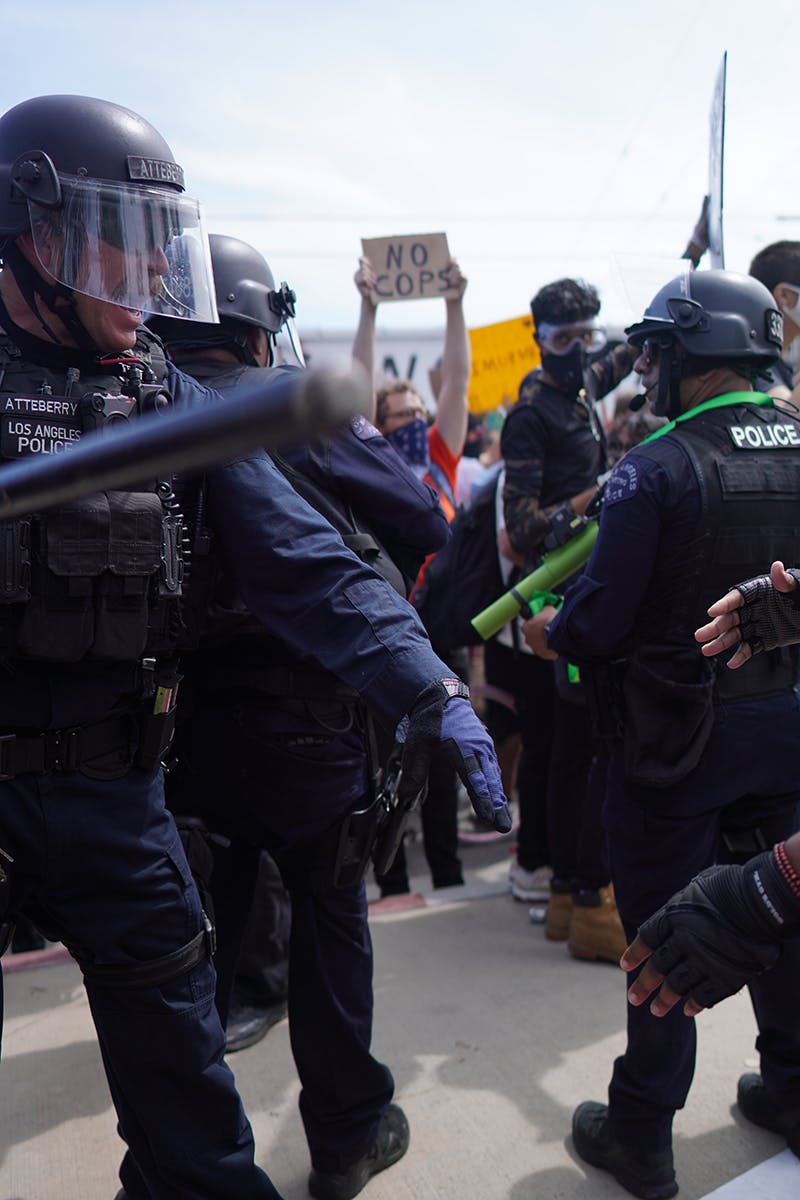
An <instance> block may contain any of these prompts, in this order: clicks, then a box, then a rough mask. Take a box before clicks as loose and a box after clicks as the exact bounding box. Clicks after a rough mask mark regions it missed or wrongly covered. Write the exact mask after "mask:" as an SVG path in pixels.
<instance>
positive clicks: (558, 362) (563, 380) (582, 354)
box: [542, 345, 586, 395]
mask: <svg viewBox="0 0 800 1200" xmlns="http://www.w3.org/2000/svg"><path fill="white" fill-rule="evenodd" d="M542 366H543V367H544V369H545V371H547V374H548V375H549V376H550V377H551V379H553V380H555V382H556V384H557V386H558V387H559V388H560V389H561V391H563V392H567V393H568V394H575V395H576V394H577V393H578V392H579V391H580V390H581V388H582V387H583V385H584V378H583V375H584V371H585V370H586V350H585V349H584V347H583V346H581V345H576V346H573V347H572V349H571V350H570V351H569V353H568V354H543V355H542Z"/></svg>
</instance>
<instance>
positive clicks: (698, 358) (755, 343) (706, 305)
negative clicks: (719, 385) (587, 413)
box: [625, 268, 783, 417]
mask: <svg viewBox="0 0 800 1200" xmlns="http://www.w3.org/2000/svg"><path fill="white" fill-rule="evenodd" d="M625 333H626V334H627V336H628V341H629V342H631V343H632V344H633V345H634V346H640V347H641V346H644V344H645V343H646V342H651V343H653V344H654V345H655V346H657V347H658V349H659V353H660V358H659V362H660V379H659V394H658V398H657V401H656V411H660V412H662V413H666V415H667V416H670V417H675V416H677V415H678V413H679V411H680V401H679V396H678V390H679V383H680V380H681V379H686V378H689V377H690V376H692V375H699V374H702V373H703V372H704V371H707V370H709V369H710V368H711V367H713V366H723V365H727V366H730V367H731V368H732V369H734V370H736V371H738V373H739V374H741V375H743V376H744V377H745V378H751V379H752V378H754V377H755V376H756V375H757V374H758V373H759V372H760V371H763V370H764V368H765V367H768V366H771V365H772V364H773V363H774V362H776V361H777V359H778V358H779V357H780V353H781V349H782V346H783V318H782V316H781V313H780V310H779V309H778V308H777V306H776V304H775V299H774V297H773V295H772V293H771V292H770V291H769V290H768V289H767V288H766V287H764V285H763V284H762V283H759V281H758V280H757V279H753V278H752V276H750V275H738V274H736V273H735V272H733V271H692V270H689V269H688V268H687V270H686V271H685V272H684V273H683V274H682V275H679V276H677V277H676V278H675V279H672V280H670V282H669V283H668V284H666V285H665V286H664V287H662V288H661V290H660V291H658V292H657V293H656V295H655V296H654V297H653V299H652V300H651V301H650V303H649V304H648V306H647V309H646V311H645V313H644V316H643V317H642V319H641V321H637V322H636V324H635V325H629V326H628V328H627V329H626V330H625Z"/></svg>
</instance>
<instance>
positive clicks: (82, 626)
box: [0, 96, 510, 1200]
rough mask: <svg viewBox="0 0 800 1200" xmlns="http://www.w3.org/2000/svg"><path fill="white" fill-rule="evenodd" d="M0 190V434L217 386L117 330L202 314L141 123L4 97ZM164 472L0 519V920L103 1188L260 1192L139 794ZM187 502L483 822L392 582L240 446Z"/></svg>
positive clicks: (45, 447) (164, 165) (186, 898)
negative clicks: (15, 949) (31, 920)
mask: <svg viewBox="0 0 800 1200" xmlns="http://www.w3.org/2000/svg"><path fill="white" fill-rule="evenodd" d="M0 196H1V197H2V199H1V200H0V240H1V241H2V259H3V269H2V272H0V329H2V334H1V335H0V355H1V356H2V368H3V370H2V378H1V380H0V416H1V417H2V429H1V430H0V452H2V454H3V456H5V457H12V458H13V457H16V456H17V455H19V454H25V453H35V452H40V453H45V452H48V451H50V452H52V451H58V450H62V451H63V450H64V448H65V446H66V445H67V443H69V442H72V441H74V440H76V439H77V438H79V437H80V436H81V435H82V433H83V432H84V431H85V430H87V429H94V428H97V427H98V426H102V425H103V424H104V423H105V422H107V421H112V420H123V419H126V418H127V417H128V416H132V415H133V414H135V413H136V412H137V411H138V410H139V409H146V408H156V409H158V408H159V407H162V406H164V405H169V404H171V405H174V406H175V407H176V408H185V407H188V406H191V405H200V404H208V403H220V402H221V401H220V398H219V396H218V395H217V394H216V393H214V392H212V391H210V390H208V389H205V388H202V387H201V386H200V385H199V384H197V383H195V382H194V381H193V380H191V379H190V378H188V377H187V376H185V375H183V374H182V373H181V372H180V371H178V370H177V369H176V368H175V367H174V366H173V365H171V364H169V363H168V362H166V360H165V358H164V356H163V353H162V351H161V348H160V344H159V343H158V341H157V339H156V338H155V337H154V336H153V335H151V334H149V333H147V331H145V330H142V329H141V328H140V326H141V317H142V310H143V309H148V310H149V311H151V312H152V311H160V312H162V313H169V314H170V315H175V316H183V317H187V318H189V319H198V320H210V319H212V320H213V317H214V298H213V289H212V286H211V271H210V263H209V259H208V253H207V242H206V239H205V236H204V234H203V226H202V218H201V212H200V208H199V205H198V204H197V203H196V202H195V201H193V200H190V199H189V198H187V197H186V195H185V192H184V187H183V173H182V171H181V169H180V167H179V166H178V164H177V163H176V162H175V159H174V157H173V155H172V153H171V151H170V149H169V147H168V145H167V144H166V142H165V141H164V140H163V138H162V137H161V136H160V134H158V133H157V131H156V130H155V129H154V128H153V127H152V126H151V125H150V124H149V123H148V122H147V121H145V120H143V119H142V118H141V117H139V116H137V114H135V113H133V112H130V111H129V110H127V109H124V108H121V107H119V106H117V105H115V104H111V103H109V102H106V101H101V100H95V99H90V98H86V97H80V96H55V97H53V96H49V97H39V98H36V99H33V100H29V101H25V102H23V103H22V104H20V105H17V106H16V107H15V108H13V109H11V110H10V111H9V112H7V113H6V114H5V115H4V116H3V117H1V118H0ZM67 452H68V451H67ZM180 483H181V481H179V480H169V479H160V480H156V481H153V482H152V483H146V482H145V483H143V484H142V485H141V486H140V489H139V490H131V491H130V492H125V493H120V492H110V493H107V494H106V493H101V494H97V495H95V496H92V497H90V498H89V499H87V500H85V501H75V502H72V503H65V504H62V505H61V506H60V507H58V508H56V509H54V510H52V511H51V512H48V513H47V514H32V515H31V517H30V518H29V519H20V520H14V521H8V522H6V523H5V525H4V527H3V534H4V544H5V547H6V552H5V554H4V558H3V566H2V582H1V583H0V639H1V640H2V657H3V668H4V678H5V679H6V686H5V687H4V688H3V689H2V692H0V730H1V732H2V737H1V738H0V746H1V747H2V752H1V761H0V801H2V803H0V814H2V815H0V846H2V849H3V864H4V868H3V878H2V882H0V921H4V922H6V923H7V924H10V923H11V921H12V920H13V915H14V913H15V912H16V911H18V910H19V909H21V908H23V907H26V908H28V910H29V911H30V912H31V913H32V915H34V916H35V918H36V920H37V923H38V924H39V925H40V926H41V927H42V928H43V929H44V931H45V932H46V933H48V934H49V935H50V936H51V937H53V938H55V939H58V940H60V941H62V942H64V944H65V945H67V946H68V947H69V948H70V950H71V951H72V953H73V955H74V956H75V958H76V960H77V961H78V963H79V965H80V966H81V969H82V971H83V973H84V978H85V983H86V988H87V993H88V995H89V1001H90V1006H91V1010H92V1016H93V1019H94V1021H95V1025H96V1028H97V1030H98V1037H99V1040H100V1043H101V1046H102V1051H103V1060H104V1064H105V1067H106V1071H107V1075H108V1079H109V1086H110V1089H111V1094H112V1097H113V1100H114V1104H115V1107H116V1109H117V1113H118V1118H119V1130H120V1133H121V1135H122V1137H123V1138H124V1140H125V1141H126V1143H127V1145H128V1153H127V1154H126V1156H125V1159H124V1161H123V1164H122V1167H121V1170H120V1177H121V1179H122V1183H123V1187H124V1193H125V1195H127V1196H128V1197H130V1198H131V1200H146V1197H150V1196H153V1195H166V1194H169V1195H173V1196H176V1197H178V1196H180V1197H185V1198H186V1200H188V1198H190V1197H191V1198H196V1200H200V1198H201V1197H210V1196H234V1195H235V1196H248V1197H262V1196H263V1197H272V1198H274V1197H276V1196H277V1193H276V1191H275V1189H274V1187H273V1185H272V1184H271V1182H270V1180H269V1179H268V1177H267V1176H266V1175H265V1174H264V1173H263V1172H262V1171H261V1170H260V1169H259V1168H258V1167H256V1165H255V1162H254V1147H253V1140H252V1133H251V1130H250V1126H249V1124H248V1122H247V1120H246V1117H245V1115H244V1113H243V1111H242V1106H241V1102H240V1100H239V1097H238V1095H237V1093H236V1090H235V1087H234V1083H233V1078H232V1076H231V1074H230V1071H229V1070H228V1068H227V1067H226V1065H225V1063H224V1062H223V1052H224V1035H223V1032H222V1028H221V1025H220V1022H219V1019H218V1016H217V1014H216V1011H215V1008H214V1002H213V1000H214V971H213V968H212V966H211V963H210V961H209V959H210V954H211V953H212V949H213V940H212V933H211V928H210V923H209V922H208V919H207V918H206V916H205V914H204V912H203V910H202V908H201V904H200V901H199V896H198V893H197V890H196V887H195V885H194V883H193V881H192V878H191V875H190V872H189V870H188V866H187V863H186V858H185V855H184V853H183V851H182V848H181V845H180V841H179V838H178V836H177V832H176V829H175V825H174V822H173V820H172V818H171V817H170V816H169V815H168V814H167V813H166V811H165V809H164V804H163V786H162V778H161V770H160V761H161V759H162V757H163V755H164V753H165V750H166V746H167V744H168V741H169V734H170V724H171V721H172V719H173V717H174V697H175V692H176V685H177V682H178V680H177V676H176V673H175V650H176V639H177V637H178V636H179V634H180V632H181V630H182V628H183V627H184V626H185V624H186V618H187V615H188V614H187V613H185V612H184V611H183V606H184V605H185V597H183V596H182V595H181V592H182V590H183V582H182V578H181V576H182V573H184V572H185V566H186V564H185V555H184V553H183V551H184V546H185V541H186V540H187V539H185V538H184V536H183V533H182V520H181V508H180V504H181V499H180V492H181V488H180V487H179V486H177V485H179V484H180ZM205 504H206V524H205V526H204V527H205V528H207V530H208V531H209V534H210V535H211V536H212V537H213V539H214V541H215V546H216V550H217V552H218V553H219V554H220V556H222V557H223V559H224V563H225V568H226V570H227V571H228V572H229V573H230V576H231V578H232V579H233V580H235V582H236V584H237V585H238V587H239V588H240V590H241V592H242V594H243V596H244V597H245V600H246V602H247V604H248V607H249V609H250V611H252V612H253V613H254V614H255V615H256V616H257V617H258V618H259V619H260V620H262V621H264V623H265V624H267V625H269V626H270V628H271V630H272V631H273V632H274V633H275V634H276V635H277V636H280V637H281V638H282V639H284V640H285V641H286V642H287V643H288V644H289V645H291V646H292V647H293V648H294V649H295V651H296V652H298V653H305V654H306V655H307V656H308V657H309V658H311V659H314V660H315V661H316V662H317V663H318V664H320V665H322V666H323V667H325V668H326V669H327V670H330V671H332V672H333V673H334V674H336V675H338V676H339V677H340V678H341V679H342V680H343V681H344V683H346V684H348V685H349V686H350V687H354V688H357V689H358V690H359V691H360V692H361V693H362V694H363V695H364V696H365V698H366V700H367V701H368V702H369V703H370V705H371V706H372V707H373V708H374V709H375V711H376V712H377V713H378V714H379V715H380V718H381V719H382V720H383V721H385V722H386V724H388V725H391V724H392V723H393V722H400V720H401V718H404V717H407V718H408V743H407V744H408V745H409V746H411V745H413V744H414V742H415V741H416V742H417V743H418V742H419V739H420V738H422V739H423V741H422V745H421V754H420V756H419V757H420V758H421V759H423V760H424V757H425V754H426V752H427V749H428V748H429V747H430V746H431V745H438V744H439V743H440V742H441V741H444V743H445V744H446V745H447V746H449V747H450V749H451V752H452V753H453V755H454V758H455V760H456V762H457V764H458V765H459V767H460V768H461V770H462V771H463V772H464V774H465V775H467V786H468V787H469V788H470V794H471V796H472V798H473V802H474V803H475V805H476V808H477V809H478V810H480V811H481V813H482V814H484V815H488V816H490V817H491V816H494V819H495V821H496V823H497V824H498V826H499V827H501V828H507V827H508V825H509V824H510V822H509V819H508V812H507V806H506V804H505V798H504V797H503V795H502V789H501V786H500V783H499V770H498V768H497V763H496V760H495V758H494V756H493V753H492V750H491V746H490V744H489V742H488V738H487V736H486V734H485V731H484V730H483V729H482V727H481V726H480V723H479V722H478V721H477V718H476V717H475V715H474V713H473V711H472V709H471V707H470V706H469V704H468V702H467V700H466V699H465V698H464V694H463V687H462V685H460V683H459V682H458V681H453V680H451V679H449V677H448V673H447V670H446V667H445V665H444V664H443V663H442V662H441V661H440V660H439V659H437V658H436V656H435V655H434V654H433V653H432V651H431V649H430V645H429V643H428V642H427V639H426V638H425V635H424V631H423V630H422V628H421V626H420V625H419V623H418V621H417V620H416V618H415V617H414V615H413V613H412V612H411V610H410V609H409V608H408V606H407V605H406V604H405V603H404V602H402V601H400V600H399V599H396V598H395V593H394V592H393V591H392V590H391V588H389V586H388V585H387V584H386V583H385V582H384V581H383V580H382V579H381V578H380V577H379V576H377V575H376V574H375V572H373V571H371V570H370V569H369V568H368V567H366V566H365V565H364V564H363V563H362V562H361V561H360V560H359V559H357V558H356V557H355V556H354V555H352V554H351V553H350V552H349V551H347V550H346V549H345V548H344V546H343V544H342V541H341V539H340V538H339V537H338V535H336V534H335V533H334V532H333V531H332V530H331V528H330V526H329V525H328V524H327V523H326V522H324V521H323V520H321V518H319V516H318V515H317V514H316V513H315V512H314V511H313V510H312V509H311V508H310V507H309V506H308V505H307V504H305V503H304V502H303V501H302V500H301V499H300V498H299V497H298V496H297V495H296V493H295V492H294V491H293V490H292V489H291V488H290V487H289V485H288V484H287V483H286V481H285V480H284V478H283V476H282V475H281V474H280V473H279V472H278V471H277V470H276V469H275V467H274V466H273V465H272V463H271V461H270V460H269V459H268V457H267V455H266V454H265V453H262V452H257V453H254V454H251V455H248V456H244V457H242V458H237V459H235V460H233V461H231V462H228V463H226V464H225V465H224V466H222V467H220V468H219V469H218V470H216V471H213V472H210V473H209V474H208V475H207V477H206V488H205ZM189 540H191V539H189ZM408 766H409V769H410V773H411V775H412V778H413V776H414V772H415V770H417V771H418V770H419V767H418V765H417V764H416V763H415V762H413V761H409V763H408ZM379 1126H380V1120H378V1121H376V1120H374V1119H372V1120H369V1119H368V1120H367V1121H365V1123H364V1127H363V1128H362V1130H361V1137H362V1139H363V1141H362V1145H361V1147H359V1153H362V1150H363V1154H364V1155H367V1154H368V1153H373V1152H374V1154H377V1153H378V1150H379V1140H380V1139H379ZM373 1156H374V1155H373ZM384 1165H385V1164H384Z"/></svg>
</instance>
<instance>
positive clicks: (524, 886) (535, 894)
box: [508, 859, 553, 904]
mask: <svg viewBox="0 0 800 1200" xmlns="http://www.w3.org/2000/svg"><path fill="white" fill-rule="evenodd" d="M552 878H553V872H552V870H551V869H550V867H537V868H536V870H535V871H526V870H525V868H524V867H521V866H520V865H519V863H518V862H517V861H516V859H515V860H514V862H513V863H512V864H511V870H510V871H509V872H508V881H509V884H510V885H511V895H512V896H513V897H514V899H515V900H524V901H526V902H527V903H529V904H530V903H531V902H532V901H533V900H549V899H550V880H551V879H552Z"/></svg>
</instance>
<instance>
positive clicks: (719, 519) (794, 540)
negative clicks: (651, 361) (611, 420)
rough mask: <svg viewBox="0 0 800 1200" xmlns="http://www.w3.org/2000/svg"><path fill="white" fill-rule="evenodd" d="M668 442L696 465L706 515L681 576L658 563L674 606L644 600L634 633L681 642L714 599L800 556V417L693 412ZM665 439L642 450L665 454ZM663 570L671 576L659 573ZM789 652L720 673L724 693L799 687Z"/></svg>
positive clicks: (773, 411)
mask: <svg viewBox="0 0 800 1200" xmlns="http://www.w3.org/2000/svg"><path fill="white" fill-rule="evenodd" d="M667 439H669V440H671V441H677V443H678V444H679V445H680V447H681V450H682V452H683V453H684V454H685V455H686V457H687V458H688V459H689V462H690V464H691V466H692V469H693V472H694V475H695V478H696V480H697V487H698V492H699V496H700V520H699V523H698V527H697V530H696V533H695V537H694V538H693V540H692V543H691V546H690V548H689V552H688V554H687V556H686V558H685V559H684V560H683V562H682V563H681V566H680V575H679V577H678V578H677V579H676V578H675V573H674V564H672V565H671V566H667V567H665V566H661V567H660V568H659V567H658V566H657V568H656V578H655V579H654V581H653V586H652V587H651V595H652V596H656V597H657V596H659V595H660V596H666V597H668V607H667V608H666V610H664V611H662V610H661V606H660V605H659V604H658V602H657V601H656V602H655V604H646V605H644V606H643V608H642V614H641V620H640V626H639V628H637V635H636V640H637V642H644V643H647V644H650V645H652V644H658V643H661V644H664V645H666V646H675V645H679V644H680V643H681V642H686V640H687V636H689V637H690V636H691V633H692V632H693V631H694V630H695V629H696V628H697V627H698V626H699V625H702V624H705V622H706V621H707V620H708V616H707V610H708V607H709V605H710V604H712V603H713V602H714V601H715V600H718V599H719V597H720V596H722V595H724V594H725V592H727V591H728V590H729V589H730V588H731V587H733V586H734V585H735V584H736V583H739V582H741V580H743V579H748V578H750V577H751V576H752V575H754V574H758V573H759V572H760V571H763V570H767V569H768V568H769V564H770V563H771V562H772V561H773V560H774V559H776V558H780V559H782V560H784V561H785V562H789V563H794V562H800V420H798V419H796V418H794V417H793V416H792V415H791V414H790V413H788V412H786V411H785V410H781V409H778V408H774V407H768V406H763V407H762V406H760V405H756V404H746V403H745V404H737V405H734V406H731V407H722V408H713V409H710V410H707V411H705V412H702V413H699V414H698V415H697V416H692V417H690V419H688V420H686V421H683V422H681V423H680V424H679V425H678V426H677V427H676V428H675V429H674V430H672V431H671V432H669V433H666V434H665V435H664V437H663V440H665V441H666V440H667ZM661 441H662V439H661V438H659V439H657V440H654V441H653V442H652V443H650V444H648V445H644V446H641V447H639V449H638V451H637V453H639V454H643V455H646V456H648V457H651V456H653V457H656V458H659V457H660V451H659V444H660V442H661ZM665 571H666V572H668V573H669V575H670V578H669V579H667V578H664V579H660V578H659V574H664V572H665ZM790 659H791V655H790V653H789V652H788V651H787V650H776V651H773V652H771V653H769V654H761V655H758V656H757V657H756V658H755V659H754V660H753V661H752V662H751V663H749V664H748V669H747V670H740V671H726V670H720V671H719V672H718V678H717V685H716V686H717V692H718V694H719V696H720V698H721V699H723V700H730V699H736V698H738V697H744V696H756V695H764V694H768V693H770V692H776V691H781V690H784V689H785V688H788V687H791V684H792V668H791V661H790ZM703 661H706V660H703ZM715 661H716V660H715Z"/></svg>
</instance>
